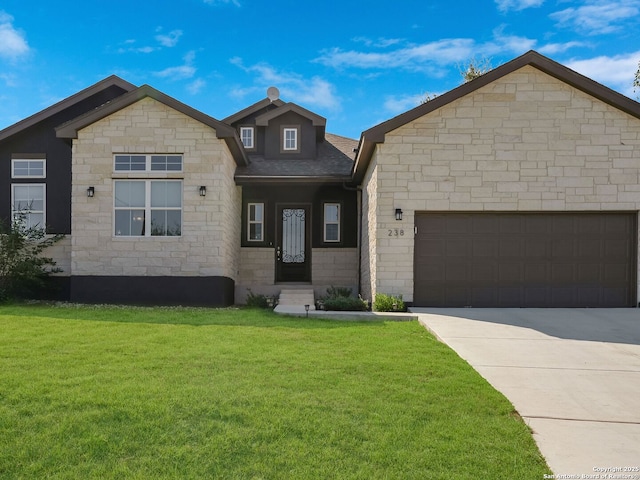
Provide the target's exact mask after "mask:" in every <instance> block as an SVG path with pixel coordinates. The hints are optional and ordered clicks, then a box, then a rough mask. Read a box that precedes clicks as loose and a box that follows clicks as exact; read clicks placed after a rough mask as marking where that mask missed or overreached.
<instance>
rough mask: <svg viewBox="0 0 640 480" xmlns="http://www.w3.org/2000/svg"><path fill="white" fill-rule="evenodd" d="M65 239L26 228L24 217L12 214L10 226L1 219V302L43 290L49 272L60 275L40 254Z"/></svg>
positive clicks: (42, 230)
mask: <svg viewBox="0 0 640 480" xmlns="http://www.w3.org/2000/svg"><path fill="white" fill-rule="evenodd" d="M62 238H64V235H62V234H55V235H47V233H46V231H45V229H44V228H43V227H39V226H31V227H29V226H27V222H26V214H24V213H17V214H14V215H13V219H12V221H11V225H10V226H9V227H7V222H3V221H2V220H0V301H5V300H8V299H10V298H15V297H24V296H25V295H29V294H33V293H35V292H36V291H37V290H38V289H42V288H43V287H45V286H46V285H45V282H46V279H47V278H48V277H49V276H50V275H51V274H52V273H58V272H61V271H62V269H61V268H58V267H56V262H55V261H54V260H53V259H52V258H49V257H44V256H42V255H41V254H42V252H43V251H44V250H45V249H47V248H49V247H51V246H52V245H54V244H55V243H57V242H58V241H60V240H61V239H62Z"/></svg>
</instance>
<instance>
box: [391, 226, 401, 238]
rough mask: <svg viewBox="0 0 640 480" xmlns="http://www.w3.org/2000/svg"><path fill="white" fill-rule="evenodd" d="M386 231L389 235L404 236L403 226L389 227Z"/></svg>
mask: <svg viewBox="0 0 640 480" xmlns="http://www.w3.org/2000/svg"><path fill="white" fill-rule="evenodd" d="M388 232H389V236H390V237H404V229H403V228H390V229H389V230H388Z"/></svg>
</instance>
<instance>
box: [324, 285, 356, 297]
mask: <svg viewBox="0 0 640 480" xmlns="http://www.w3.org/2000/svg"><path fill="white" fill-rule="evenodd" d="M350 296H351V289H350V288H346V287H334V286H331V287H329V288H327V298H331V297H350Z"/></svg>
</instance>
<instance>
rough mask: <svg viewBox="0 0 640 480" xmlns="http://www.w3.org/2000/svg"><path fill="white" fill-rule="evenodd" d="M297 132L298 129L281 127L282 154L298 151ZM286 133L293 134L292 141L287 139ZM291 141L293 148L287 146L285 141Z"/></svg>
mask: <svg viewBox="0 0 640 480" xmlns="http://www.w3.org/2000/svg"><path fill="white" fill-rule="evenodd" d="M299 131H300V129H299V128H298V127H282V150H283V151H284V152H297V151H299V145H300V142H299V138H298V136H299ZM287 133H293V138H292V139H287ZM288 140H293V146H287V141H288Z"/></svg>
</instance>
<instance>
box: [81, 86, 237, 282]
mask: <svg viewBox="0 0 640 480" xmlns="http://www.w3.org/2000/svg"><path fill="white" fill-rule="evenodd" d="M119 153H122V154H126V153H140V154H145V153H146V154H153V153H160V154H162V153H167V154H170V153H179V154H182V155H183V171H182V172H175V173H174V172H151V173H142V172H140V173H135V172H114V154H119ZM235 167H236V164H235V162H234V160H233V158H232V156H231V154H230V153H229V151H228V148H227V147H226V144H225V143H224V141H222V140H220V139H218V138H216V133H215V131H214V130H213V129H212V128H210V127H208V126H207V125H204V124H203V123H201V122H199V121H197V120H194V119H192V118H191V117H189V116H187V115H185V114H183V113H181V112H178V111H176V110H174V109H172V108H170V107H168V106H166V105H164V104H163V103H161V102H158V101H156V100H154V99H152V98H150V97H146V98H144V99H142V100H140V101H138V102H136V103H134V104H132V105H130V106H128V107H125V108H123V109H122V110H120V111H118V112H115V113H113V114H111V115H109V116H107V117H106V118H104V119H101V120H99V121H97V122H95V123H93V124H91V125H89V126H88V127H86V128H83V129H81V130H80V131H79V132H78V138H77V140H74V144H73V161H72V185H73V191H72V225H71V231H72V232H73V235H72V236H71V265H70V266H71V273H72V275H106V276H187V277H188V276H222V277H228V278H231V279H235V278H236V276H237V271H238V268H239V247H238V238H239V237H240V210H239V209H240V203H241V201H240V198H241V190H240V187H238V186H236V185H235V183H234V180H233V174H234V171H235ZM151 178H153V179H181V180H182V182H183V197H182V201H183V214H182V235H181V236H177V237H117V236H115V235H114V231H113V229H114V227H113V225H114V224H113V222H114V191H113V190H114V181H115V180H116V179H151ZM200 185H204V186H206V187H207V194H206V196H204V197H202V196H200V195H199V191H198V189H199V186H200ZM89 186H93V187H94V188H95V196H94V197H93V198H88V197H87V195H86V190H87V188H88V187H89Z"/></svg>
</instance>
